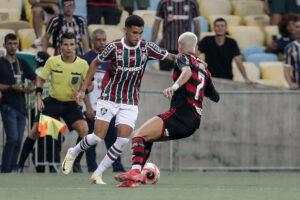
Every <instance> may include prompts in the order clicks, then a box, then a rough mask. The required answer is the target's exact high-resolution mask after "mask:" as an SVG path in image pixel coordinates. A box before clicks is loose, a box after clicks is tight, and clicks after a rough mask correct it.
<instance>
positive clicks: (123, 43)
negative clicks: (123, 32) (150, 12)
mask: <svg viewBox="0 0 300 200" xmlns="http://www.w3.org/2000/svg"><path fill="white" fill-rule="evenodd" d="M124 40H125V37H122V39H121V42H122V45H123V46H124V47H126V48H127V49H137V48H138V47H139V46H140V43H141V40H139V42H138V43H137V45H135V46H134V47H131V46H128V45H127V44H125V41H124Z"/></svg>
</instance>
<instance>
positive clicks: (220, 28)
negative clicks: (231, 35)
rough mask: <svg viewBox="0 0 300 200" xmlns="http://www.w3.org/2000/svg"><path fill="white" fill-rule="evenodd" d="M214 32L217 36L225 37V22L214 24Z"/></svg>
mask: <svg viewBox="0 0 300 200" xmlns="http://www.w3.org/2000/svg"><path fill="white" fill-rule="evenodd" d="M214 28H215V32H216V35H217V36H224V35H226V31H227V26H226V24H225V22H216V24H215V27H214Z"/></svg>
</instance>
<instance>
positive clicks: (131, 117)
mask: <svg viewBox="0 0 300 200" xmlns="http://www.w3.org/2000/svg"><path fill="white" fill-rule="evenodd" d="M138 113H139V110H138V106H135V105H128V104H121V103H115V102H112V101H104V100H101V99H99V100H98V101H97V110H96V117H95V119H96V120H102V121H106V122H110V121H111V119H112V118H113V117H114V116H116V126H117V125H118V124H126V125H128V126H130V127H131V128H132V129H134V126H135V122H136V119H137V116H138Z"/></svg>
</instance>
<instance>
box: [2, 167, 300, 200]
mask: <svg viewBox="0 0 300 200" xmlns="http://www.w3.org/2000/svg"><path fill="white" fill-rule="evenodd" d="M114 175H115V174H113V173H106V174H105V175H104V181H106V182H107V183H108V184H107V185H92V184H89V182H88V180H89V177H90V174H87V173H84V174H70V175H68V176H65V175H62V174H36V173H25V174H0V200H27V199H28V200H58V199H59V200H60V199H62V200H77V199H80V200H93V199H97V200H102V199H104V200H110V199H116V200H148V199H149V200H156V199H162V200H169V199H170V200H189V199H193V200H198V199H199V200H299V199H300V173H297V172H257V173H255V172H253V173H241V172H204V173H201V172H177V173H171V172H170V173H169V172H162V173H161V178H160V180H159V183H158V184H154V185H141V186H140V187H139V188H117V187H116V185H117V184H118V182H116V181H115V180H114V179H113V176H114Z"/></svg>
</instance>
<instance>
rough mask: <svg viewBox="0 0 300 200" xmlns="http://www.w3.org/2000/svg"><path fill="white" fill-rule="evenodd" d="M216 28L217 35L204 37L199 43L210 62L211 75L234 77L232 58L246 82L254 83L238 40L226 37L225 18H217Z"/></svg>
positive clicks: (226, 77) (207, 60) (206, 59)
mask: <svg viewBox="0 0 300 200" xmlns="http://www.w3.org/2000/svg"><path fill="white" fill-rule="evenodd" d="M214 30H215V32H216V35H215V36H207V37H204V38H203V39H202V40H201V41H200V42H199V44H198V50H199V51H200V52H201V53H204V54H205V62H207V64H208V70H209V72H210V73H211V75H212V76H213V77H217V78H225V79H233V73H232V60H234V61H235V62H236V64H237V66H238V68H239V70H240V72H241V74H242V76H243V77H244V79H245V82H246V83H248V84H253V82H252V81H251V80H249V79H248V77H247V73H246V70H245V67H244V65H243V62H242V57H241V55H240V50H239V47H238V45H237V43H236V41H235V40H234V39H231V38H228V37H226V32H227V23H226V21H225V19H223V18H218V19H216V20H215V21H214Z"/></svg>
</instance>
